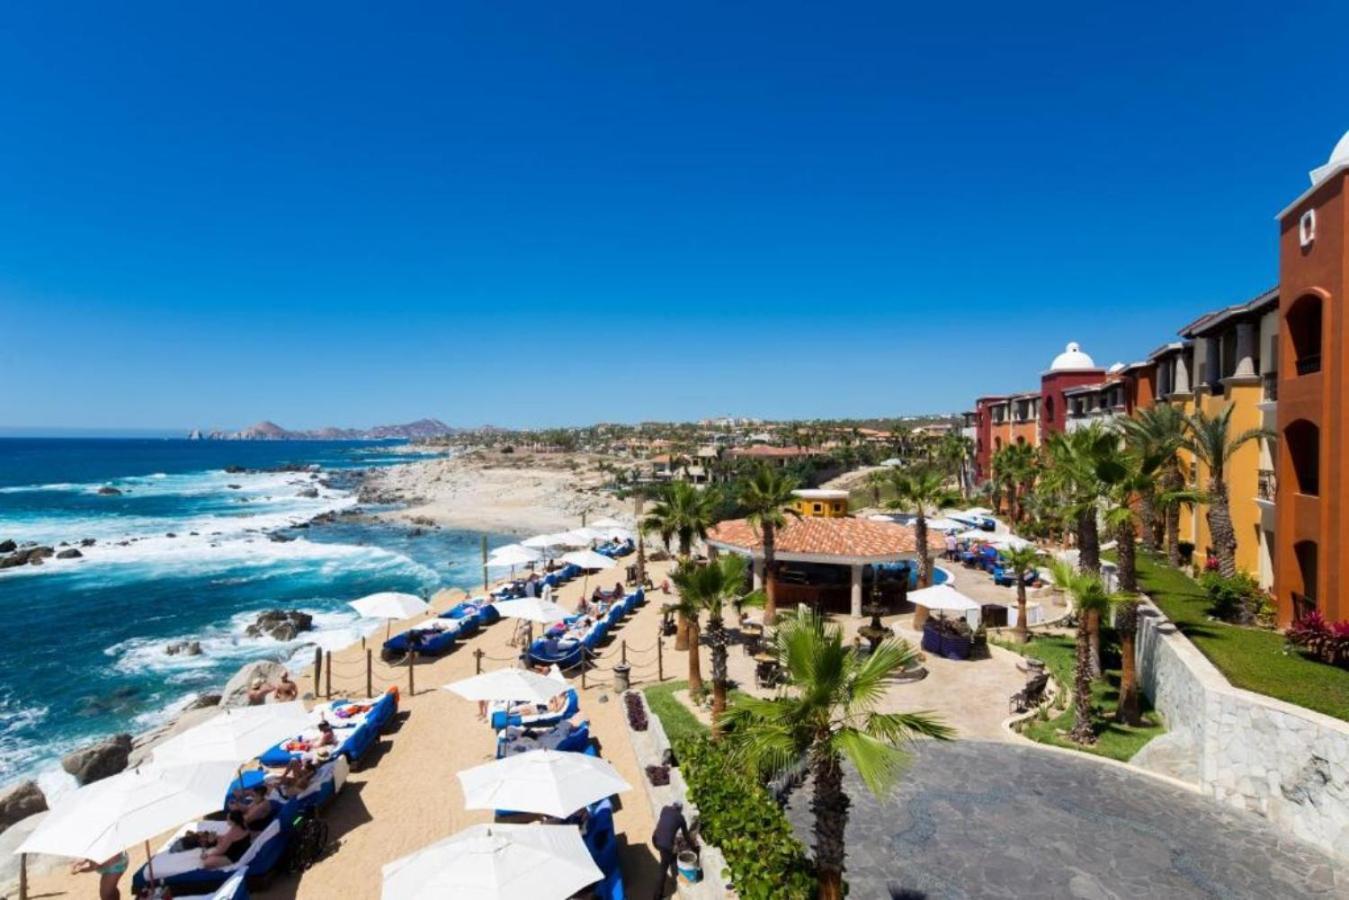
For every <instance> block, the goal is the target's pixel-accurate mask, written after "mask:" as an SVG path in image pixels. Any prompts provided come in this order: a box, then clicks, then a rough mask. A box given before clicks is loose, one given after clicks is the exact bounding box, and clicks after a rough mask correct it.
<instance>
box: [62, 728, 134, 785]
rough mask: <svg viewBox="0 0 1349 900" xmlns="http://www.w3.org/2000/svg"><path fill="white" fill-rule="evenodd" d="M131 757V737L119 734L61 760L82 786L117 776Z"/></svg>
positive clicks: (63, 765) (67, 770)
mask: <svg viewBox="0 0 1349 900" xmlns="http://www.w3.org/2000/svg"><path fill="white" fill-rule="evenodd" d="M130 755H131V735H129V734H117V735H113V736H112V737H110V738H107V739H105V740H102V741H99V742H98V743H96V744H90V745H89V746H87V747H83V748H81V749H79V750H76V751H75V752H74V753H69V754H67V755H66V756H65V757H64V758H63V759H62V760H61V768H63V769H65V770H66V772H68V773H69V774H71V775H74V776H75V780H76V781H78V782H79V783H80V784H81V785H85V784H92V783H93V782H95V781H98V780H99V779H101V778H107V777H108V776H110V775H116V774H117V773H118V772H121V771H122V770H123V769H125V768H126V764H127V759H128V757H130Z"/></svg>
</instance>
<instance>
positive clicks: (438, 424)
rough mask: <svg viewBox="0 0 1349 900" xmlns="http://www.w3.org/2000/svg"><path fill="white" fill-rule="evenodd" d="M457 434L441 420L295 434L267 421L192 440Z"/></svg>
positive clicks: (374, 438)
mask: <svg viewBox="0 0 1349 900" xmlns="http://www.w3.org/2000/svg"><path fill="white" fill-rule="evenodd" d="M455 433H457V430H456V429H454V428H451V427H450V426H448V425H446V424H445V423H444V422H442V421H440V420H439V419H418V420H417V421H415V422H408V423H407V424H405V425H376V426H375V427H374V428H366V429H360V428H333V427H331V426H329V427H327V428H315V429H313V430H312V431H291V430H289V429H286V428H282V427H281V426H280V425H278V424H276V423H275V422H269V421H267V420H266V419H264V420H263V421H261V422H258V423H257V424H256V425H250V426H248V427H247V428H243V429H240V430H239V431H207V432H203V431H201V430H199V429H195V428H194V429H193V430H192V431H191V433H189V434H188V438H189V439H190V440H194V441H381V440H390V439H397V438H406V439H408V440H414V439H417V438H432V437H445V436H446V435H451V434H455Z"/></svg>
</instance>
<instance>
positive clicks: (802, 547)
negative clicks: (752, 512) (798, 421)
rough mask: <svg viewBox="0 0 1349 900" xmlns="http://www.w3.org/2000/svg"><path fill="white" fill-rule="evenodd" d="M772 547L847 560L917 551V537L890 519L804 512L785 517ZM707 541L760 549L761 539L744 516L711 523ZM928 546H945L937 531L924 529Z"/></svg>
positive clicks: (783, 552)
mask: <svg viewBox="0 0 1349 900" xmlns="http://www.w3.org/2000/svg"><path fill="white" fill-rule="evenodd" d="M776 538H777V540H776V542H775V543H776V549H777V553H778V554H779V555H781V556H783V557H784V558H785V557H791V556H799V557H808V556H811V557H830V556H833V557H839V558H840V561H841V562H842V561H847V560H860V561H865V560H871V559H874V560H877V561H882V562H883V561H886V560H891V559H898V558H903V557H907V556H914V555H916V554H917V552H918V540H917V537H916V535H915V534H914V530H913V529H912V528H911V527H909V526H908V525H897V524H895V523H894V522H874V521H872V520H870V519H854V518H840V519H827V518H821V517H815V516H807V517H805V518H803V519H789V520H788V521H787V527H786V528H783V529H782V530H780V531H779V532H778V533H777V535H776ZM707 539H708V541H710V542H712V543H716V544H725V545H728V546H731V547H735V548H739V549H742V550H749V551H751V552H757V551H762V549H763V540H762V538H761V537H760V535H759V533H758V531H756V530H755V529H754V527H753V526H751V525H750V524H749V523H748V522H747V521H745V520H744V519H731V520H729V521H726V522H721V523H719V524H717V525H716V526H715V527H713V528H712V529H711V530H710V531H709V532H708V534H707ZM927 543H928V547H929V548H930V549H932V550H935V551H941V550H943V549H945V546H946V544H945V540H944V538H943V537H942V535H941V534H939V533H937V532H928V541H927Z"/></svg>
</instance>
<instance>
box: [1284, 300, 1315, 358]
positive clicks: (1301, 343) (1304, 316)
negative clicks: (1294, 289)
mask: <svg viewBox="0 0 1349 900" xmlns="http://www.w3.org/2000/svg"><path fill="white" fill-rule="evenodd" d="M1284 322H1285V323H1286V324H1287V326H1288V336H1289V337H1290V338H1291V339H1292V341H1293V366H1294V368H1295V369H1296V371H1297V373H1298V374H1299V375H1310V374H1311V373H1313V372H1319V371H1321V298H1320V297H1317V296H1316V295H1314V294H1307V295H1306V296H1304V297H1299V298H1298V299H1297V300H1296V301H1295V302H1294V303H1293V305H1292V306H1291V307H1289V309H1288V314H1287V315H1286V316H1284Z"/></svg>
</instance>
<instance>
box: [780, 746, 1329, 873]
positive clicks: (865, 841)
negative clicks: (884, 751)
mask: <svg viewBox="0 0 1349 900" xmlns="http://www.w3.org/2000/svg"><path fill="white" fill-rule="evenodd" d="M808 790H809V786H807V787H806V788H805V789H803V790H801V791H798V792H797V793H796V794H795V795H794V796H793V798H792V802H791V807H790V810H789V814H790V817H791V820H792V823H793V825H794V826H795V827H796V830H797V834H798V835H799V836H800V837H801V838H802V840H804V841H805V842H806V843H807V845H808V846H809V845H810V841H811V837H810V823H811V820H812V817H811V814H810V812H809V793H808ZM848 793H849V796H850V797H851V798H852V801H853V806H852V809H851V814H850V818H849V822H848V832H847V837H848V848H849V855H848V872H847V878H848V882H849V884H850V894H849V896H850V897H852V898H854V900H871V898H913V900H917V898H931V900H936V898H976V897H997V898H1004V897H1005V898H1023V897H1045V898H1049V897H1065V898H1066V897H1074V898H1078V897H1080V898H1116V897H1118V898H1137V897H1165V898H1168V900H1171V898H1176V900H1179V898H1200V897H1202V898H1225V900H1230V898H1245V897H1249V898H1269V897H1281V898H1292V897H1323V898H1324V897H1349V867H1346V866H1344V865H1343V864H1339V865H1337V864H1336V863H1333V862H1331V861H1330V860H1329V859H1328V858H1327V857H1326V856H1324V855H1323V854H1321V853H1320V852H1318V851H1316V850H1314V849H1312V848H1309V847H1307V846H1305V845H1303V844H1300V843H1298V842H1297V841H1295V840H1293V839H1292V838H1290V837H1287V836H1285V835H1283V834H1281V833H1280V832H1278V831H1277V830H1275V829H1274V828H1273V827H1272V826H1270V825H1269V824H1268V823H1267V822H1266V821H1265V820H1263V819H1260V818H1257V817H1255V816H1253V815H1250V814H1246V813H1241V812H1238V811H1235V810H1228V809H1225V808H1223V807H1220V806H1218V805H1216V804H1214V803H1213V802H1212V801H1211V800H1208V799H1206V798H1203V797H1200V796H1197V795H1194V794H1190V793H1187V792H1185V791H1182V790H1179V789H1177V788H1172V787H1170V786H1168V785H1166V784H1162V783H1159V782H1157V781H1155V780H1153V779H1151V778H1148V777H1146V776H1142V775H1135V774H1133V773H1130V772H1128V771H1125V770H1121V769H1118V768H1116V767H1113V766H1105V765H1101V764H1099V763H1094V762H1091V761H1089V760H1085V759H1083V760H1078V759H1074V758H1072V757H1067V756H1064V755H1062V754H1057V753H1052V752H1049V751H1045V750H1039V749H1036V748H1031V747H1018V746H1015V745H1008V744H994V743H985V742H977V741H965V742H956V743H951V744H936V743H931V742H925V743H924V744H922V745H921V746H919V747H918V748H917V750H916V752H915V760H914V762H913V765H912V767H911V768H910V769H909V770H908V771H907V772H906V773H905V775H904V777H903V783H902V784H901V785H900V786H899V787H897V788H896V789H895V791H894V792H893V794H892V795H891V796H890V797H888V798H886V799H885V800H877V799H876V798H874V797H872V796H871V794H869V793H868V792H867V791H866V789H865V788H864V787H863V786H862V784H861V782H860V781H858V780H857V778H856V777H853V776H850V777H849V780H848Z"/></svg>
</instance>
